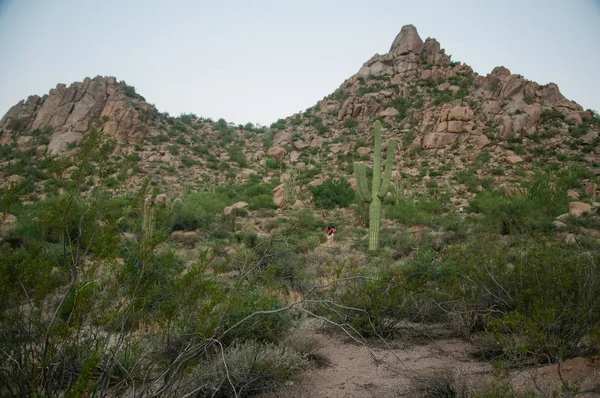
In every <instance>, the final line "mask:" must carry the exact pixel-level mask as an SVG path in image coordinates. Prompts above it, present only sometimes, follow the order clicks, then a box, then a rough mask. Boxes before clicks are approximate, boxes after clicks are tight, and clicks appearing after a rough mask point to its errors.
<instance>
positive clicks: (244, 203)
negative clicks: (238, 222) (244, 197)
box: [223, 202, 248, 216]
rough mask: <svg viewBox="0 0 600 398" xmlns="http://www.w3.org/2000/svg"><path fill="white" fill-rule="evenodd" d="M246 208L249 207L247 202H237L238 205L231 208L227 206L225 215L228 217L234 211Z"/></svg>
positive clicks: (224, 210)
mask: <svg viewBox="0 0 600 398" xmlns="http://www.w3.org/2000/svg"><path fill="white" fill-rule="evenodd" d="M246 207H248V203H247V202H237V203H234V204H232V205H231V206H227V207H226V208H224V209H223V214H225V215H226V216H228V215H230V214H231V213H232V212H233V209H244V208H246Z"/></svg>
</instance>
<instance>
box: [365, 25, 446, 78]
mask: <svg viewBox="0 0 600 398" xmlns="http://www.w3.org/2000/svg"><path fill="white" fill-rule="evenodd" d="M449 63H450V57H449V56H447V55H446V54H445V52H444V50H442V49H440V43H438V42H437V41H436V40H435V39H431V38H428V39H427V40H425V42H423V40H422V39H421V37H420V36H419V33H418V32H417V28H415V27H414V26H413V25H404V26H403V27H402V29H401V30H400V33H398V35H397V36H396V38H395V39H394V42H393V43H392V46H391V47H390V51H389V52H388V53H387V54H383V55H379V54H376V55H375V56H373V57H372V58H371V59H370V60H369V61H367V62H365V64H364V65H363V66H362V68H360V70H359V71H358V74H359V76H363V77H367V76H370V75H373V76H383V75H395V74H398V73H399V74H403V75H416V74H417V73H418V72H419V65H421V64H430V65H436V66H446V65H448V64H449Z"/></svg>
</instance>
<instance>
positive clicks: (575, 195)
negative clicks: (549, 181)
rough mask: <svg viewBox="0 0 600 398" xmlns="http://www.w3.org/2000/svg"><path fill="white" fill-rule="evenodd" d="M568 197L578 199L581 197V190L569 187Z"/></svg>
mask: <svg viewBox="0 0 600 398" xmlns="http://www.w3.org/2000/svg"><path fill="white" fill-rule="evenodd" d="M567 198H569V199H575V200H577V199H579V192H577V191H576V190H574V189H569V190H568V191H567Z"/></svg>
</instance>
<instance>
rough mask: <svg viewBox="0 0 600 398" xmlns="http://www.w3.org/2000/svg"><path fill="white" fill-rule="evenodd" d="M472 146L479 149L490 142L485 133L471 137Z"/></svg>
mask: <svg viewBox="0 0 600 398" xmlns="http://www.w3.org/2000/svg"><path fill="white" fill-rule="evenodd" d="M471 142H472V143H473V146H474V147H475V148H477V149H481V148H483V147H485V146H486V145H488V144H489V143H490V139H489V138H487V137H486V136H485V135H480V136H477V137H475V138H472V139H471Z"/></svg>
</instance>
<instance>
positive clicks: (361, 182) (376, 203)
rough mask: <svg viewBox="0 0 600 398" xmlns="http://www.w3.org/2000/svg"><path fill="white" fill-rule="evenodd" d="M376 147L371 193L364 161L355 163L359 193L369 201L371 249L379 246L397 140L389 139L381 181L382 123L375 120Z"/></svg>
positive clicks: (363, 198)
mask: <svg viewBox="0 0 600 398" xmlns="http://www.w3.org/2000/svg"><path fill="white" fill-rule="evenodd" d="M374 135H375V137H374V138H375V148H374V153H373V181H372V183H371V193H369V186H368V183H367V173H366V171H365V164H364V163H363V162H358V163H354V173H355V174H356V186H357V188H358V195H359V196H360V198H361V199H362V200H364V201H365V202H367V203H369V250H370V251H371V250H377V249H378V248H379V226H380V223H381V200H382V199H383V198H384V197H385V195H386V194H387V192H388V188H389V186H390V179H391V177H392V164H393V163H394V147H395V146H396V143H395V141H394V140H393V139H392V140H389V141H388V146H387V152H388V153H387V161H386V165H385V172H384V174H383V182H382V181H381V123H379V121H376V122H375V134H374Z"/></svg>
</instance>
